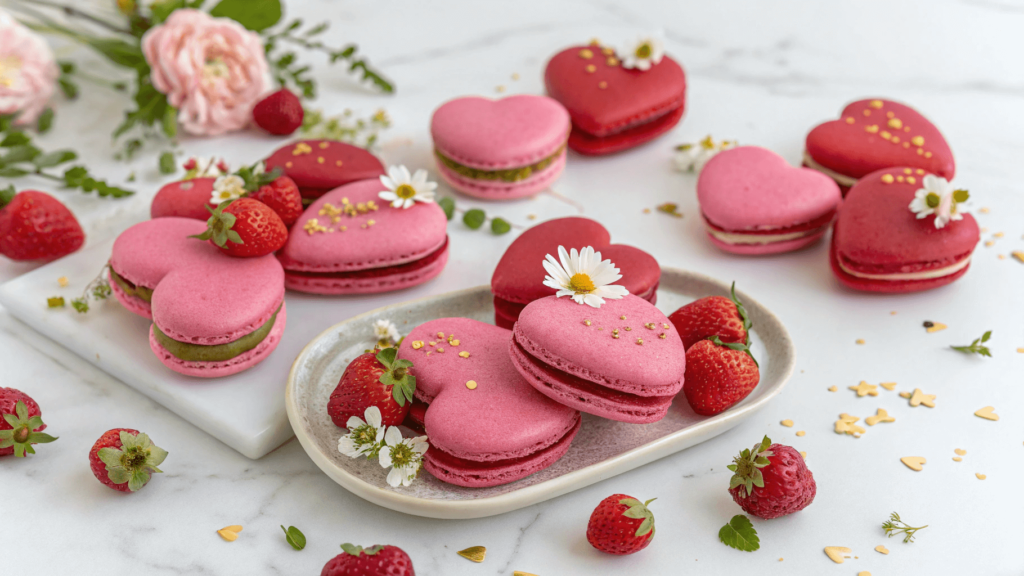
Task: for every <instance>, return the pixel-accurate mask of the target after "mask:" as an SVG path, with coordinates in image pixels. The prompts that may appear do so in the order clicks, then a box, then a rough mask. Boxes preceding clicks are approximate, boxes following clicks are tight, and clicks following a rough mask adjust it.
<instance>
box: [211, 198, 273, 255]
mask: <svg viewBox="0 0 1024 576" xmlns="http://www.w3.org/2000/svg"><path fill="white" fill-rule="evenodd" d="M206 225H207V229H206V232H203V233H202V234H199V235H197V236H192V238H198V239H200V240H209V241H210V242H211V243H212V244H213V245H214V246H216V247H218V248H220V249H221V251H222V252H224V253H225V254H227V255H228V256H235V257H237V258H253V257H257V256H266V255H267V254H272V253H274V252H277V251H278V250H280V249H281V248H282V247H283V246H284V243H285V242H286V241H287V240H288V228H287V227H286V226H285V225H284V222H282V221H281V217H280V216H278V215H277V213H276V212H274V211H273V210H271V209H270V207H269V206H267V205H266V204H264V203H263V202H260V201H259V200H253V199H252V198H239V199H238V200H229V201H227V202H222V203H221V204H220V205H219V206H217V208H215V209H213V210H210V219H209V220H207V221H206Z"/></svg>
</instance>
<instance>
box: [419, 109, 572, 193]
mask: <svg viewBox="0 0 1024 576" xmlns="http://www.w3.org/2000/svg"><path fill="white" fill-rule="evenodd" d="M570 127H571V125H570V122H569V113H568V112H566V110H565V108H564V107H563V106H562V105H561V104H559V103H558V102H556V101H554V100H552V99H551V98H547V97H544V96H531V95H520V96H510V97H508V98H502V99H499V100H491V99H489V98H479V97H465V98H456V99H455V100H451V101H449V102H446V103H445V104H443V105H441V107H440V108H438V109H437V110H435V111H434V115H433V118H432V119H431V121H430V133H431V136H432V137H433V139H434V156H435V158H436V160H437V166H438V170H439V171H440V172H441V176H442V177H443V178H444V179H445V180H446V181H447V182H448V183H449V184H450V185H451V186H452V187H453V188H455V189H456V190H459V191H460V192H463V193H465V194H469V195H470V196H476V197H479V198H485V199H489V200H509V199H513V198H521V197H523V196H529V195H532V194H536V193H537V192H540V191H542V190H544V189H545V188H547V187H548V186H550V185H551V183H552V182H554V181H555V180H556V179H557V178H558V176H559V175H560V174H561V173H562V169H563V168H565V154H566V147H565V144H566V139H567V138H568V137H569V129H570Z"/></svg>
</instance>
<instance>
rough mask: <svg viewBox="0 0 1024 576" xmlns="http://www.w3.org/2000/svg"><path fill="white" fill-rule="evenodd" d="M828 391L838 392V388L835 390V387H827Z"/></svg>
mask: <svg viewBox="0 0 1024 576" xmlns="http://www.w3.org/2000/svg"><path fill="white" fill-rule="evenodd" d="M828 391H829V392H838V391H839V388H837V387H836V386H829V387H828Z"/></svg>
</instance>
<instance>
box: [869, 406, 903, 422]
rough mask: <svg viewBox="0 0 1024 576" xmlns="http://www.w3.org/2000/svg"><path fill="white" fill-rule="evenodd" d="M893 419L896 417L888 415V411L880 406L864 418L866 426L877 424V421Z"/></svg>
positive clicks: (893, 420) (890, 420)
mask: <svg viewBox="0 0 1024 576" xmlns="http://www.w3.org/2000/svg"><path fill="white" fill-rule="evenodd" d="M895 421H896V419H895V418H893V417H892V416H889V413H888V412H886V411H885V410H884V409H882V408H879V409H878V411H877V412H876V413H875V415H874V416H868V417H867V418H865V419H864V422H866V423H867V425H868V426H874V425H875V424H878V423H879V422H895Z"/></svg>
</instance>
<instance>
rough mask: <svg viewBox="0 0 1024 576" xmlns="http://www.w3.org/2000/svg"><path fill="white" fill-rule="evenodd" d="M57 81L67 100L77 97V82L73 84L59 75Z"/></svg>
mask: <svg viewBox="0 0 1024 576" xmlns="http://www.w3.org/2000/svg"><path fill="white" fill-rule="evenodd" d="M57 83H58V84H60V90H61V92H63V93H64V96H66V97H67V98H68V99H69V100H74V99H75V98H78V84H75V83H74V82H72V81H71V80H68V79H67V78H64V77H61V78H58V79H57Z"/></svg>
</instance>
